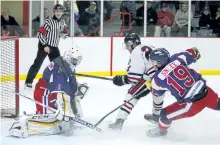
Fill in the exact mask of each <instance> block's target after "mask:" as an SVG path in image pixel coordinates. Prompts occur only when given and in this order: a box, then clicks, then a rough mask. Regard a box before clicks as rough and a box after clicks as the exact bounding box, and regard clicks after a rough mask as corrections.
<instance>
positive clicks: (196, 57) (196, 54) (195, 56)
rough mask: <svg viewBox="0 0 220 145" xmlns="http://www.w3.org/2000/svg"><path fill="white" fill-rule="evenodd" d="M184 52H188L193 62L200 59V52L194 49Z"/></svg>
mask: <svg viewBox="0 0 220 145" xmlns="http://www.w3.org/2000/svg"><path fill="white" fill-rule="evenodd" d="M186 51H187V52H189V53H190V54H191V55H193V57H194V59H195V61H196V60H198V59H200V57H201V55H200V52H199V50H198V48H196V47H192V48H191V49H187V50H186Z"/></svg>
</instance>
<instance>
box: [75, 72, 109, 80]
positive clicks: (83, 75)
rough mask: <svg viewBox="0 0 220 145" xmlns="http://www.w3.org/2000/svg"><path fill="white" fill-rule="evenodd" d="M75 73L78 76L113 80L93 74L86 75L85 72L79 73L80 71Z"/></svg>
mask: <svg viewBox="0 0 220 145" xmlns="http://www.w3.org/2000/svg"><path fill="white" fill-rule="evenodd" d="M75 75H77V76H82V77H88V78H94V79H101V80H109V81H112V80H113V79H112V78H106V77H99V76H92V75H85V74H79V73H75Z"/></svg>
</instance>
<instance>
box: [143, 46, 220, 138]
mask: <svg viewBox="0 0 220 145" xmlns="http://www.w3.org/2000/svg"><path fill="white" fill-rule="evenodd" d="M199 58H200V52H199V50H198V49H197V48H195V47H194V48H191V49H187V50H186V51H185V52H181V53H177V54H174V55H172V56H171V57H170V54H169V52H168V51H167V50H166V49H164V48H159V49H155V50H153V51H152V53H151V54H150V60H151V62H152V64H153V66H155V68H156V69H157V72H156V73H155V75H154V77H153V79H152V81H151V92H152V93H153V94H154V95H155V96H158V97H160V96H163V95H164V93H165V92H166V91H170V92H171V94H172V96H174V97H175V98H176V100H177V102H175V103H173V104H171V105H169V106H167V107H165V108H163V109H162V110H161V113H160V116H158V118H159V120H158V127H157V128H155V129H151V130H149V131H147V135H148V136H150V137H160V136H164V135H166V134H167V130H168V128H169V127H170V125H171V123H172V121H174V120H178V119H182V118H187V117H192V116H194V115H196V114H198V113H199V112H201V111H202V110H203V109H204V108H206V107H207V108H210V109H213V110H218V111H220V98H219V97H218V94H216V93H215V92H214V91H213V90H212V89H211V88H210V87H208V86H207V84H206V81H205V80H204V79H203V78H202V76H201V74H199V73H198V72H196V71H195V70H193V69H190V68H189V67H188V65H190V64H192V63H195V62H196V61H197V60H198V59H199ZM162 98H163V97H162ZM162 101H163V100H162V99H161V102H162ZM154 118H157V117H154ZM155 121H157V120H155Z"/></svg>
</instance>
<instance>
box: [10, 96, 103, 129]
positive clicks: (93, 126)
mask: <svg viewBox="0 0 220 145" xmlns="http://www.w3.org/2000/svg"><path fill="white" fill-rule="evenodd" d="M14 93H15V94H16V95H18V96H21V97H24V98H26V99H28V100H31V101H32V102H34V103H36V104H38V105H41V106H43V107H45V108H47V109H49V110H51V111H53V112H56V111H57V110H56V109H53V108H51V107H49V106H46V105H44V104H42V103H41V102H39V101H36V100H34V99H32V98H29V97H27V96H25V95H22V94H20V93H17V92H14ZM66 117H69V118H70V119H71V120H73V121H75V122H77V123H79V124H82V125H84V126H86V127H88V128H90V129H93V130H96V131H98V132H102V130H101V129H100V128H98V127H96V126H95V125H93V124H91V123H89V122H86V121H84V120H82V119H80V118H76V117H72V116H66Z"/></svg>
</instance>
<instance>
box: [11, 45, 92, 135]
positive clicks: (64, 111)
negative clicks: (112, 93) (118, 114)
mask: <svg viewBox="0 0 220 145" xmlns="http://www.w3.org/2000/svg"><path fill="white" fill-rule="evenodd" d="M81 60H82V56H81V54H80V52H79V50H78V49H77V48H72V49H70V50H68V51H66V52H65V53H64V55H63V56H60V57H58V58H56V59H55V60H54V61H53V62H51V63H50V64H49V65H48V66H47V67H46V69H45V70H44V73H43V77H42V78H41V79H39V81H38V83H37V84H36V86H35V90H34V99H35V100H36V101H38V102H40V103H42V104H44V105H46V106H49V107H51V108H53V109H56V110H57V111H56V112H53V111H51V110H49V109H48V108H47V107H43V106H41V105H38V104H36V112H37V114H30V115H27V114H26V113H25V114H24V115H22V116H21V117H20V118H19V120H18V121H16V122H15V123H14V124H13V125H12V127H11V128H10V130H9V134H10V135H11V136H15V137H22V138H25V137H28V136H30V135H51V134H60V133H63V132H71V131H72V127H71V126H72V125H73V122H72V121H71V120H70V118H69V117H68V116H75V117H80V116H82V109H81V106H80V99H81V98H82V97H83V96H84V95H85V93H86V92H87V89H88V86H86V85H85V84H79V83H78V82H77V81H76V78H75V75H74V73H75V67H76V66H77V65H79V63H80V62H81Z"/></svg>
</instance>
